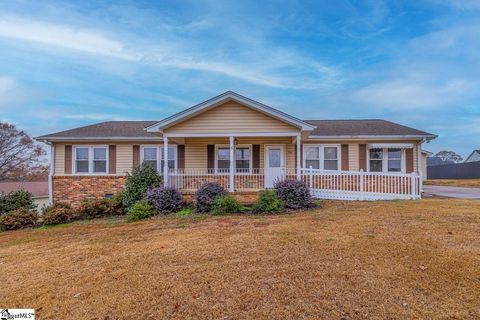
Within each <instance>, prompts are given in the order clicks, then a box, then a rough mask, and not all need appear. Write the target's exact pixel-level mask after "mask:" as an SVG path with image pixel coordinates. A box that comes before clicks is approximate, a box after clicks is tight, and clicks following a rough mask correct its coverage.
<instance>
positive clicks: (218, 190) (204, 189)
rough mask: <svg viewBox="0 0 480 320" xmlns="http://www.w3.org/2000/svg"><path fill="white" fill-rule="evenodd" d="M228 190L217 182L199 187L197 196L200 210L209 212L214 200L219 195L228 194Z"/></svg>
mask: <svg viewBox="0 0 480 320" xmlns="http://www.w3.org/2000/svg"><path fill="white" fill-rule="evenodd" d="M226 194H227V191H226V190H225V189H224V188H223V187H222V186H221V185H219V184H217V183H210V182H209V183H205V184H203V185H202V186H200V188H198V190H197V192H196V194H195V198H196V203H197V211H198V212H209V211H210V209H211V207H212V204H213V201H215V198H216V197H218V196H223V195H226Z"/></svg>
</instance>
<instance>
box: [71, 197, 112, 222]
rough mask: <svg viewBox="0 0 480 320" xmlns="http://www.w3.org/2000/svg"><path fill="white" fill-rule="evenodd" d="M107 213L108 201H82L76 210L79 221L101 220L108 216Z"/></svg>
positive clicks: (108, 210)
mask: <svg viewBox="0 0 480 320" xmlns="http://www.w3.org/2000/svg"><path fill="white" fill-rule="evenodd" d="M109 212H110V204H109V199H88V200H84V201H82V202H81V203H80V205H79V206H78V208H76V214H77V216H78V217H79V218H80V219H94V218H102V217H106V216H108V214H109Z"/></svg>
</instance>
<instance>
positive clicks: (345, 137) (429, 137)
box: [308, 135, 437, 140]
mask: <svg viewBox="0 0 480 320" xmlns="http://www.w3.org/2000/svg"><path fill="white" fill-rule="evenodd" d="M435 138H437V136H436V135H337V136H319V135H310V136H308V139H313V140H365V139H377V140H398V139H414V140H422V139H425V140H433V139H435Z"/></svg>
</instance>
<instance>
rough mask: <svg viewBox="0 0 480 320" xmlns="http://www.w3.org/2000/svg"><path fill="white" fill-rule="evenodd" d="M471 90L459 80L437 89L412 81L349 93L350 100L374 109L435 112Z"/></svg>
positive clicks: (397, 82) (372, 86)
mask: <svg viewBox="0 0 480 320" xmlns="http://www.w3.org/2000/svg"><path fill="white" fill-rule="evenodd" d="M473 86H474V84H472V83H469V82H466V81H463V80H450V81H448V82H446V83H444V84H441V85H438V84H435V85H434V84H429V83H422V82H419V81H415V80H413V79H404V80H392V81H387V82H378V83H374V84H372V85H369V86H367V87H364V88H361V89H359V90H357V91H355V92H354V93H353V95H352V99H353V100H354V101H356V102H360V103H363V104H366V105H369V106H372V107H378V108H389V109H399V110H404V109H412V108H439V107H443V106H446V105H449V104H451V103H452V102H455V101H457V102H458V101H459V100H460V99H461V96H462V95H463V94H464V93H465V92H467V91H468V90H470V89H471V88H473Z"/></svg>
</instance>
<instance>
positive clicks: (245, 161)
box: [235, 147, 250, 173]
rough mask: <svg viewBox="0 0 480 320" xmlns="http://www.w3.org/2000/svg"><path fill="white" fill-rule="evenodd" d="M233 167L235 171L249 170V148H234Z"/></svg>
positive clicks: (245, 171)
mask: <svg viewBox="0 0 480 320" xmlns="http://www.w3.org/2000/svg"><path fill="white" fill-rule="evenodd" d="M235 169H236V171H237V173H248V172H250V148H249V147H237V148H235Z"/></svg>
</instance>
